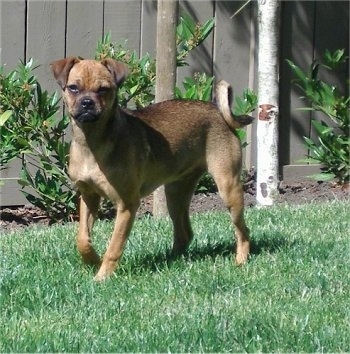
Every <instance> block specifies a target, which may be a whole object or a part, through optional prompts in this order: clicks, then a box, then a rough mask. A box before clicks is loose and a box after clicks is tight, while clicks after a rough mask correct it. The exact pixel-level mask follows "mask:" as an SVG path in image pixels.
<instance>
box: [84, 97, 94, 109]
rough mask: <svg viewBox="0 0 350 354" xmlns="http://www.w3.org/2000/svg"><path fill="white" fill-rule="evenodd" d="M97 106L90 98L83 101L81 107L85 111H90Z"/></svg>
mask: <svg viewBox="0 0 350 354" xmlns="http://www.w3.org/2000/svg"><path fill="white" fill-rule="evenodd" d="M94 106H95V102H94V100H93V99H91V98H89V97H85V98H83V99H82V100H81V107H82V108H84V109H90V108H93V107H94Z"/></svg>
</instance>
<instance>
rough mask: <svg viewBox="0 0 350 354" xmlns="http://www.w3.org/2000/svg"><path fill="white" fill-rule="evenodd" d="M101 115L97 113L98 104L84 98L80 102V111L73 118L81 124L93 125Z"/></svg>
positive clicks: (88, 98)
mask: <svg viewBox="0 0 350 354" xmlns="http://www.w3.org/2000/svg"><path fill="white" fill-rule="evenodd" d="M98 117H99V114H98V113H97V112H96V103H95V101H94V100H93V99H92V98H90V97H83V98H82V99H81V100H80V104H79V109H78V110H77V112H76V114H74V115H73V118H74V119H75V120H76V121H78V122H79V123H92V122H95V121H97V120H98Z"/></svg>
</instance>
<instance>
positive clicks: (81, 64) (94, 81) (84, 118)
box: [51, 57, 128, 123]
mask: <svg viewBox="0 0 350 354" xmlns="http://www.w3.org/2000/svg"><path fill="white" fill-rule="evenodd" d="M51 69H52V72H53V75H54V77H55V79H56V80H57V83H58V84H59V85H60V86H61V88H62V92H63V98H64V101H65V103H66V105H67V107H68V111H69V115H70V116H71V117H72V118H73V119H74V120H76V121H77V122H79V123H85V122H95V121H97V120H99V118H100V117H101V116H102V115H103V113H104V112H110V110H111V109H113V107H114V105H115V102H116V90H117V88H118V87H119V86H120V84H121V83H122V82H123V81H124V80H125V79H126V77H127V75H128V68H127V66H126V65H125V64H123V63H121V62H119V61H116V60H113V59H104V60H101V61H96V60H82V59H79V58H76V57H69V58H65V59H61V60H57V61H55V62H53V63H52V64H51Z"/></svg>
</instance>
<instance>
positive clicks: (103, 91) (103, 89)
mask: <svg viewBox="0 0 350 354" xmlns="http://www.w3.org/2000/svg"><path fill="white" fill-rule="evenodd" d="M109 91H110V88H109V87H100V88H99V89H98V90H97V93H98V94H99V95H105V94H106V93H108V92H109Z"/></svg>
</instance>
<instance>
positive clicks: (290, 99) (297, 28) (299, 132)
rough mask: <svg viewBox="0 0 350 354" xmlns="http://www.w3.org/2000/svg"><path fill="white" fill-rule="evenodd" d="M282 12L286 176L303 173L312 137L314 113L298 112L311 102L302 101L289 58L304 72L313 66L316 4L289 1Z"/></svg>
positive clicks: (282, 158)
mask: <svg viewBox="0 0 350 354" xmlns="http://www.w3.org/2000/svg"><path fill="white" fill-rule="evenodd" d="M282 10H283V11H282V19H281V25H282V27H281V30H282V34H281V65H280V76H281V78H280V141H281V144H280V147H279V153H280V164H282V168H283V174H284V177H286V176H289V175H291V176H292V175H293V174H298V173H302V172H297V171H296V170H297V169H298V168H299V167H297V166H296V165H300V162H299V160H300V159H302V158H304V157H305V155H306V154H307V149H306V148H305V145H304V141H303V138H302V137H303V136H309V134H310V113H309V112H305V111H300V110H298V109H299V108H302V107H305V106H306V104H307V102H306V101H305V100H302V99H300V97H301V92H300V91H299V90H298V89H297V88H296V86H295V85H294V83H293V82H292V80H293V79H295V77H294V76H293V74H292V71H291V69H290V67H289V66H288V64H287V63H286V61H285V59H290V60H292V61H293V62H294V63H295V64H297V65H298V66H300V67H301V68H302V69H303V70H307V68H308V66H309V65H310V64H311V63H312V60H313V42H314V25H315V19H314V14H315V2H303V1H300V2H299V1H298V2H296V1H286V2H284V3H283V9H282ZM291 165H292V166H291ZM300 168H303V166H301V167H300Z"/></svg>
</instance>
